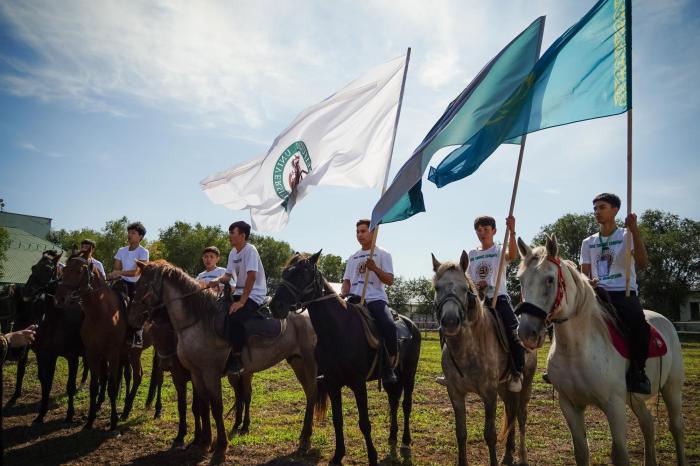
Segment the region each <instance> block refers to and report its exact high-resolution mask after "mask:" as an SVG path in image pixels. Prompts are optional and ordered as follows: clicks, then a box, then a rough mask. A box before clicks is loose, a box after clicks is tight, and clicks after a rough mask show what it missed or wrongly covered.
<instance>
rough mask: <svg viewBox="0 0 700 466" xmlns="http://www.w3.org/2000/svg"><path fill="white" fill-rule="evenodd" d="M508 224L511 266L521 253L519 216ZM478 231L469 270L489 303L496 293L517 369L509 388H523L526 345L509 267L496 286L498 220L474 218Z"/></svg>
mask: <svg viewBox="0 0 700 466" xmlns="http://www.w3.org/2000/svg"><path fill="white" fill-rule="evenodd" d="M506 228H508V229H509V230H510V233H511V234H510V241H509V243H508V251H506V257H505V265H506V266H507V265H508V264H509V263H510V261H512V260H513V259H514V258H515V257H517V254H518V247H517V244H516V242H515V217H513V216H510V217H508V218H507V219H506ZM474 231H475V232H476V236H477V238H479V243H480V245H479V246H477V247H476V249H472V250H471V251H469V267H468V268H467V273H468V274H469V276H470V277H471V279H472V280H473V281H474V283H475V284H476V287H477V288H478V289H479V291H480V293H481V294H483V295H484V296H485V297H486V304H487V305H489V306H490V305H491V300H492V299H493V296H494V293H495V294H496V296H497V298H496V311H497V312H498V314H499V315H500V316H501V320H502V321H503V325H504V326H505V329H506V336H507V338H508V346H509V347H510V353H511V355H512V357H513V365H514V368H513V371H514V372H513V373H511V375H510V380H509V381H508V390H510V391H511V392H519V391H520V390H522V383H523V367H524V365H525V349H524V348H523V346H522V345H521V344H520V339H519V338H518V319H517V318H516V317H515V313H514V312H513V306H512V305H511V303H510V296H508V291H507V290H506V267H505V266H504V267H503V271H502V272H501V281H500V284H499V287H498V290H496V278H497V277H496V276H497V274H498V266H499V261H500V259H501V245H500V244H496V243H494V241H493V237H494V235H495V234H496V220H495V219H494V218H493V217H489V216H481V217H477V218H476V219H475V220H474Z"/></svg>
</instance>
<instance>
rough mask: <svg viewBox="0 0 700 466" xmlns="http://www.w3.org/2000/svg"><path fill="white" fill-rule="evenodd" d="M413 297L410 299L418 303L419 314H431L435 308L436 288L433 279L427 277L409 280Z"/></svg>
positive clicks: (409, 287) (417, 310)
mask: <svg viewBox="0 0 700 466" xmlns="http://www.w3.org/2000/svg"><path fill="white" fill-rule="evenodd" d="M408 289H409V292H410V295H411V297H410V298H409V300H410V301H411V302H413V303H415V304H417V305H418V306H417V309H416V312H417V313H418V314H424V315H430V314H432V313H433V312H434V310H435V288H434V287H433V282H432V280H430V279H428V278H426V277H418V278H413V279H411V280H409V281H408Z"/></svg>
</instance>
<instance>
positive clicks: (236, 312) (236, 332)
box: [209, 221, 267, 375]
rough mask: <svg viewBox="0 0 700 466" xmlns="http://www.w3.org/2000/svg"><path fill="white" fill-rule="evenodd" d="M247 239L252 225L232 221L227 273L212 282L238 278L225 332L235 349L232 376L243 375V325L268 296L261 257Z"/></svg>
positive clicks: (229, 364)
mask: <svg viewBox="0 0 700 466" xmlns="http://www.w3.org/2000/svg"><path fill="white" fill-rule="evenodd" d="M248 237H250V225H248V224H247V223H246V222H243V221H238V222H233V223H232V224H231V226H229V227H228V240H229V243H231V246H233V248H232V249H231V253H230V254H229V255H228V264H227V267H226V273H225V274H223V275H222V276H220V277H219V278H215V279H212V280H211V281H210V282H209V287H210V288H214V287H218V286H220V285H221V284H225V283H226V282H228V281H229V280H231V278H232V277H236V290H235V291H234V296H233V303H231V306H230V308H229V311H228V314H227V315H226V333H227V334H228V338H229V341H230V342H231V347H232V350H231V355H230V356H229V358H228V361H227V362H226V368H225V372H226V373H227V374H231V375H240V374H242V373H243V362H242V361H241V351H243V347H244V346H245V343H246V334H245V327H244V326H243V324H244V322H245V321H246V320H247V319H249V318H250V317H252V315H253V314H254V313H255V311H257V310H258V308H259V307H260V305H261V304H263V302H264V301H265V297H266V296H267V282H266V280H265V270H264V268H263V265H262V261H261V260H260V254H259V253H258V250H257V249H256V248H255V246H253V245H252V244H250V243H248Z"/></svg>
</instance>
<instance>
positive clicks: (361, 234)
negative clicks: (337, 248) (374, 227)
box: [340, 219, 398, 384]
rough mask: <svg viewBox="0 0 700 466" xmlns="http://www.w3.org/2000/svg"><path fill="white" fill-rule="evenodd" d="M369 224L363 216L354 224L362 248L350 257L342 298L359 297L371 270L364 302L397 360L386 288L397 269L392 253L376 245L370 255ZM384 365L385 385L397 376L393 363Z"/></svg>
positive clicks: (394, 335) (387, 346) (346, 268)
mask: <svg viewBox="0 0 700 466" xmlns="http://www.w3.org/2000/svg"><path fill="white" fill-rule="evenodd" d="M369 224H370V221H369V220H367V219H362V220H358V221H357V224H356V225H355V227H356V230H355V233H356V236H357V241H358V242H359V243H360V245H361V246H362V248H361V249H360V250H359V251H357V252H356V253H355V254H353V255H352V256H350V258H348V260H347V264H346V266H345V274H344V275H343V285H342V288H341V292H340V294H341V296H343V297H345V296H348V295H355V296H360V295H361V294H362V289H363V288H364V284H365V272H366V271H367V270H368V269H369V271H370V272H372V273H370V274H369V278H368V281H369V283H368V285H367V294H366V296H365V298H366V299H365V305H366V306H367V309H368V310H369V312H370V313H371V314H372V317H373V318H374V320H375V322H376V323H377V326H378V327H379V331H380V333H381V336H382V341H383V343H384V346H385V348H386V350H387V353H389V358H390V359H395V358H396V355H397V353H398V342H397V338H396V326H395V325H394V321H393V319H392V318H391V316H390V315H389V313H388V312H387V311H386V305H387V301H388V300H389V299H388V297H387V295H386V291H384V285H388V286H391V285H392V284H393V283H394V268H393V265H392V261H391V254H389V252H387V251H385V250H384V249H382V248H380V247H379V246H376V247H375V249H374V256H372V257H371V258H370V257H369V254H370V249H371V247H372V232H371V231H370V230H369ZM383 366H384V369H383V373H382V381H383V382H384V383H385V384H387V383H395V382H396V381H397V378H396V373H395V372H394V367H393V366H392V364H390V363H389V362H388V361H387V362H386V363H385V364H384V365H383Z"/></svg>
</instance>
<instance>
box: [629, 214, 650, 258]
mask: <svg viewBox="0 0 700 466" xmlns="http://www.w3.org/2000/svg"><path fill="white" fill-rule="evenodd" d="M625 225H626V226H627V229H628V230H629V232H630V233H631V234H632V244H633V245H634V249H632V255H633V256H634V262H635V264H636V265H637V267H639V268H640V269H643V268H644V267H646V266H647V264H648V263H649V257H648V256H647V248H646V247H645V246H644V241H643V240H642V235H641V234H640V233H639V227H638V226H637V215H636V214H629V215H628V216H627V219H626V220H625Z"/></svg>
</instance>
